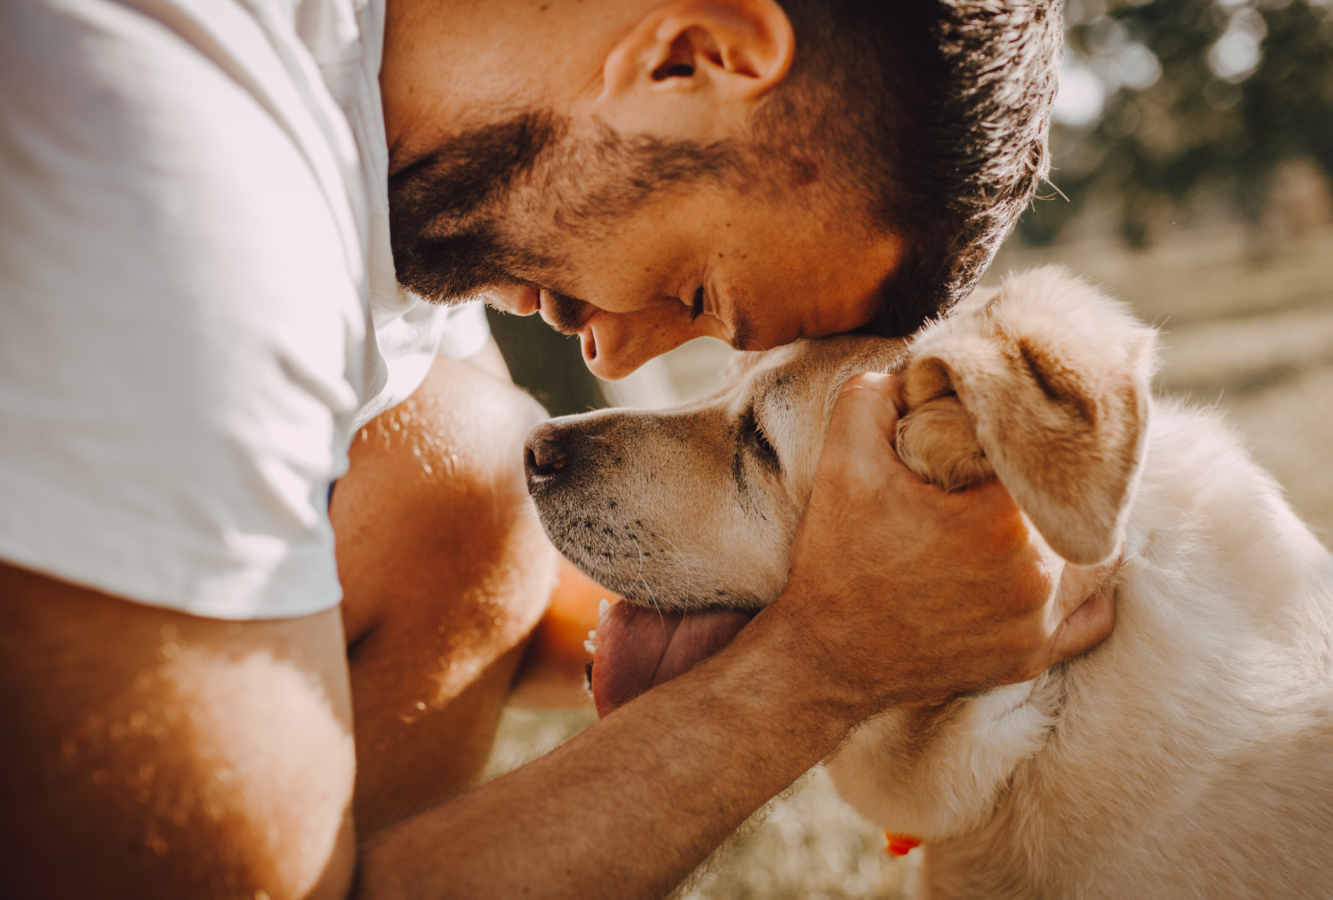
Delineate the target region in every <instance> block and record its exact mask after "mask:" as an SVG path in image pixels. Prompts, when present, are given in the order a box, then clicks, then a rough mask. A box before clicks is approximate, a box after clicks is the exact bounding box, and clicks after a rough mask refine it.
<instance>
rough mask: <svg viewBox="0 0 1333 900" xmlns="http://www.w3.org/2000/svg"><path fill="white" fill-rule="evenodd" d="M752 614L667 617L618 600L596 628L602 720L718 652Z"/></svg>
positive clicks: (595, 679)
mask: <svg viewBox="0 0 1333 900" xmlns="http://www.w3.org/2000/svg"><path fill="white" fill-rule="evenodd" d="M754 615H755V614H754V613H752V612H734V611H731V610H709V611H706V612H688V613H671V612H658V611H657V610H652V609H645V608H643V607H641V606H635V605H634V604H632V603H626V602H625V601H624V600H621V601H619V602H618V603H616V604H615V605H614V606H612V607H611V608H610V609H608V610H607V611H606V612H605V613H604V614H603V615H602V619H601V621H600V622H598V623H597V649H596V650H595V651H594V652H593V657H592V662H593V665H592V697H593V701H594V702H595V703H596V704H597V714H598V715H602V716H604V715H606V714H607V713H609V712H611V711H612V710H613V709H616V708H617V707H619V706H623V705H624V704H626V703H628V702H630V701H631V700H633V699H634V698H635V697H637V696H639V695H640V694H642V693H643V692H644V691H646V690H648V689H649V688H650V687H653V686H655V685H658V684H661V683H662V682H664V681H670V680H671V679H672V678H675V677H676V676H677V675H680V674H681V673H682V672H684V671H685V670H687V669H689V668H690V667H691V666H693V665H695V664H696V663H698V662H700V661H701V660H704V659H707V658H708V657H710V656H712V655H713V654H714V653H716V652H717V651H718V650H721V649H722V648H723V647H725V646H726V645H727V644H728V643H730V642H731V639H732V638H734V637H735V636H736V634H737V632H739V631H740V630H741V629H742V628H744V627H745V626H746V624H747V623H748V622H749V621H750V620H751V619H752V618H754Z"/></svg>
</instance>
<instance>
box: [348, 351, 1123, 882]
mask: <svg viewBox="0 0 1333 900" xmlns="http://www.w3.org/2000/svg"><path fill="white" fill-rule="evenodd" d="M895 396H896V394H895V389H894V383H893V381H892V380H891V379H886V378H883V377H876V376H869V377H863V378H860V379H857V380H855V381H854V382H852V383H851V384H850V385H849V389H848V391H846V392H845V395H844V397H843V400H842V402H840V403H839V407H838V411H837V412H836V413H835V418H834V422H833V424H832V427H831V429H830V438H829V445H828V447H827V448H826V451H825V456H824V458H823V459H822V460H821V472H820V476H819V483H818V486H817V487H816V496H815V497H813V498H812V501H811V505H810V507H809V509H808V510H807V513H806V520H805V523H804V524H803V526H802V530H801V532H800V534H799V535H798V538H797V548H796V553H795V555H794V557H793V572H792V578H791V580H790V581H789V584H788V588H787V591H786V592H785V593H784V595H783V597H782V598H780V599H779V600H778V601H777V602H776V603H775V604H774V605H773V606H771V607H770V608H769V609H767V610H765V611H764V613H762V614H761V615H760V616H759V617H758V618H756V619H755V621H754V622H753V623H751V625H750V626H748V627H747V628H746V629H745V630H744V631H742V632H741V634H740V635H739V636H738V637H737V639H736V640H735V641H734V642H733V643H732V644H731V645H730V646H728V647H727V648H726V649H725V650H723V651H722V652H721V653H719V654H718V655H717V656H714V657H712V658H711V659H709V660H706V661H705V662H703V663H702V664H700V665H699V666H697V667H696V668H694V669H692V670H690V671H689V672H687V673H685V674H684V675H682V676H680V677H679V678H676V679H674V680H672V681H670V682H667V683H665V684H663V685H661V686H659V687H657V688H656V689H654V690H651V691H649V692H647V693H646V694H644V695H642V696H641V697H639V698H638V699H636V700H635V701H633V702H632V703H630V704H629V705H627V706H625V707H623V708H621V709H619V710H617V711H616V712H615V713H613V714H611V715H610V716H608V717H607V718H605V719H603V720H601V721H600V722H598V723H597V724H595V725H594V726H593V727H592V728H590V729H588V730H587V731H585V732H584V733H583V734H581V735H580V736H578V737H577V738H575V739H574V740H573V741H571V742H570V743H569V744H566V745H565V746H563V747H561V748H559V749H557V750H556V751H554V752H552V753H551V754H549V755H548V756H546V757H543V758H542V759H539V760H537V761H536V762H534V763H531V764H529V765H528V766H525V767H523V768H522V769H520V770H518V771H515V772H513V773H510V774H509V775H508V776H506V777H504V778H502V779H499V780H497V781H495V782H492V783H491V784H489V785H486V786H484V787H482V788H479V789H476V790H474V791H471V792H470V793H468V794H466V795H464V796H462V797H459V798H457V799H456V800H454V801H451V802H450V803H449V804H448V805H446V806H444V807H440V808H438V809H434V810H430V811H427V812H425V813H422V814H421V815H419V816H417V817H415V818H413V819H409V820H407V821H404V822H402V823H400V824H399V825H398V826H396V827H393V828H390V829H387V830H386V831H384V832H381V833H380V834H378V835H377V836H376V837H375V839H374V840H373V841H371V842H370V843H369V845H368V846H366V847H363V851H362V857H361V869H360V873H359V878H358V895H359V896H362V897H366V898H386V897H437V896H448V897H453V896H460V897H484V896H496V897H501V896H503V897H507V896H534V897H535V896H541V897H570V898H575V897H579V898H588V897H605V898H626V897H643V898H648V897H657V896H661V895H663V894H664V893H666V891H667V890H669V889H670V888H671V887H672V886H673V885H674V884H676V883H677V882H678V881H679V880H680V879H681V878H682V877H684V875H685V874H687V873H688V872H689V871H690V869H691V868H693V867H694V866H695V865H697V864H698V862H699V861H701V860H702V859H703V858H704V856H705V855H706V854H707V853H708V852H709V851H710V850H711V849H712V848H713V847H714V846H715V845H716V844H717V843H719V842H720V841H721V840H722V839H724V838H725V837H726V835H727V834H728V833H729V832H730V831H731V830H732V829H734V828H735V827H736V826H737V825H739V824H740V823H741V822H742V821H744V819H745V818H746V817H747V816H749V815H750V813H752V812H753V811H754V810H755V809H757V808H758V807H759V806H760V805H761V804H763V803H764V802H765V801H767V800H768V799H769V798H770V797H772V796H773V795H774V794H776V793H777V792H779V791H780V790H782V789H783V788H785V787H786V786H787V785H789V784H790V783H791V782H792V781H794V780H795V779H796V778H797V777H798V776H799V775H800V774H801V773H802V772H804V771H805V770H806V769H807V768H809V767H810V766H811V765H813V764H814V763H816V762H818V761H819V760H820V759H822V758H824V757H825V756H827V755H828V754H829V753H831V752H832V751H833V750H834V749H836V748H837V746H838V744H839V743H840V742H841V741H842V740H843V738H844V737H845V736H846V734H847V732H848V730H849V729H850V727H851V726H852V725H854V724H855V723H856V722H858V721H861V720H862V719H864V718H865V717H867V716H869V715H872V714H874V713H876V712H879V711H882V710H883V709H886V708H888V707H891V706H896V705H901V704H908V703H929V702H937V701H940V700H944V699H947V698H949V697H952V696H955V695H957V694H958V693H960V692H962V691H965V690H971V689H974V688H978V687H983V686H992V685H997V684H1002V683H1005V682H1012V681H1019V680H1024V679H1026V678H1030V677H1032V676H1034V675H1036V674H1037V673H1038V672H1041V671H1042V670H1044V669H1045V668H1047V667H1048V666H1049V665H1050V664H1052V663H1054V662H1057V661H1060V660H1063V659H1067V658H1069V657H1071V656H1074V655H1077V654H1079V653H1082V652H1084V651H1086V650H1087V649H1089V648H1090V647H1092V646H1094V645H1095V644H1096V643H1098V642H1100V641H1101V640H1102V639H1104V638H1105V637H1106V636H1107V635H1108V634H1109V633H1110V630H1111V626H1112V622H1113V610H1112V608H1111V605H1110V602H1109V600H1108V599H1107V598H1106V597H1105V596H1104V595H1101V594H1096V593H1094V591H1095V588H1096V585H1097V584H1098V583H1099V580H1100V577H1101V575H1103V574H1105V573H1104V572H1100V573H1099V572H1095V571H1092V570H1075V569H1072V568H1068V567H1064V566H1063V564H1062V563H1060V561H1059V560H1058V559H1056V558H1054V557H1053V556H1051V555H1050V554H1049V551H1045V552H1043V549H1042V548H1041V547H1040V546H1034V545H1033V544H1032V543H1031V542H1030V541H1029V537H1028V530H1027V527H1026V525H1025V524H1024V522H1023V519H1022V515H1021V513H1019V511H1018V510H1017V508H1016V507H1015V506H1014V504H1013V502H1012V500H1010V499H1009V497H1008V495H1007V494H1006V493H1005V492H1004V490H1003V488H1000V487H999V486H998V485H989V486H986V487H984V488H982V489H980V490H977V491H974V492H969V495H968V496H962V495H957V496H953V497H949V496H944V495H942V494H941V493H940V492H939V491H938V490H936V489H934V488H929V487H926V486H925V485H922V484H921V483H920V481H919V480H918V479H916V477H915V476H913V475H911V473H910V472H907V470H906V469H905V468H903V467H902V465H901V463H899V462H898V460H897V458H896V457H894V456H893V453H892V449H891V445H890V442H889V439H890V438H891V436H892V434H893V429H894V424H895V422H896V419H897V414H896V410H895V408H894V406H893V401H894V399H895ZM895 507H896V509H895ZM886 510H887V511H889V512H887V513H886ZM1089 595H1092V599H1091V600H1089V601H1088V602H1087V603H1084V600H1085V598H1088V597H1089ZM1076 608H1077V609H1078V612H1077V613H1076V614H1074V615H1070V612H1071V610H1074V609H1076Z"/></svg>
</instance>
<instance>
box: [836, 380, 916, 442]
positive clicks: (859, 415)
mask: <svg viewBox="0 0 1333 900" xmlns="http://www.w3.org/2000/svg"><path fill="white" fill-rule="evenodd" d="M901 403H902V389H901V386H900V384H899V379H898V376H896V375H880V374H878V373H876V372H862V373H861V374H860V375H853V376H852V377H851V378H849V379H847V383H846V384H844V385H843V386H842V390H841V391H840V392H839V393H838V402H837V403H836V404H835V405H834V407H833V418H832V420H831V421H830V422H829V437H833V436H834V435H835V434H840V433H841V432H843V431H848V430H851V431H853V433H855V434H863V433H864V432H863V431H862V428H863V426H864V424H865V423H867V422H873V423H874V424H875V425H876V427H877V428H878V429H879V431H880V433H881V434H883V435H885V436H886V437H887V438H888V439H889V441H892V440H893V438H894V437H895V435H896V432H897V428H898V415H899V413H898V409H899V404H901Z"/></svg>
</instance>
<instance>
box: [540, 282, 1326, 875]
mask: <svg viewBox="0 0 1333 900" xmlns="http://www.w3.org/2000/svg"><path fill="white" fill-rule="evenodd" d="M1155 340H1156V333H1155V332H1154V331H1153V330H1152V329H1150V328H1148V327H1146V326H1145V325H1143V324H1141V323H1140V322H1138V321H1137V320H1136V319H1135V318H1134V317H1133V316H1132V315H1131V314H1130V313H1129V312H1128V311H1127V309H1126V308H1125V307H1124V306H1122V305H1121V304H1120V303H1118V302H1116V301H1115V300H1113V299H1111V298H1109V297H1107V296H1106V295H1104V294H1103V293H1101V292H1099V291H1097V290H1095V289H1094V288H1092V287H1090V286H1089V285H1087V284H1085V283H1083V282H1081V281H1079V280H1077V279H1075V278H1073V277H1072V276H1070V275H1068V274H1067V273H1065V272H1064V271H1063V270H1059V269H1041V270H1036V271H1033V272H1028V273H1024V274H1020V275H1017V276H1013V277H1011V278H1009V279H1008V280H1007V281H1006V282H1005V284H1004V285H1003V286H1002V287H1001V288H999V289H996V290H986V291H977V292H974V293H973V294H972V295H971V296H970V297H969V298H968V299H967V300H965V301H963V302H962V303H961V304H960V305H959V306H958V307H957V308H956V309H955V310H953V311H952V312H951V313H950V314H949V315H947V316H946V317H944V318H942V319H940V320H938V321H935V322H933V323H930V324H928V325H927V326H926V327H925V328H924V329H923V330H922V331H921V332H920V333H919V334H918V335H917V336H916V337H915V338H914V339H912V340H911V341H910V342H908V341H900V340H887V339H878V338H871V337H841V338H834V339H825V340H820V341H813V342H807V343H801V344H795V345H791V346H787V347H781V348H778V349H775V350H771V351H767V352H762V353H744V354H740V355H739V356H738V359H737V360H736V361H735V362H734V364H733V366H732V368H731V370H730V371H729V373H728V376H727V379H726V383H725V385H724V386H723V387H722V388H721V389H720V390H719V391H718V392H717V393H715V394H714V395H712V396H711V397H709V398H707V399H704V400H701V401H698V402H695V403H692V404H687V405H685V406H682V407H679V408H677V409H674V410H667V411H661V412H640V411H628V410H607V411H601V412H596V413H590V414H586V415H581V416H571V417H566V418H562V419H556V420H552V421H551V422H549V423H547V424H544V425H542V426H540V427H539V428H538V429H537V430H536V431H534V432H533V434H532V435H531V436H530V438H529V441H528V446H527V458H528V477H529V489H530V492H531V494H532V496H533V499H534V500H535V503H536V507H537V510H538V515H539V516H540V518H541V521H542V524H543V526H544V527H545V529H546V531H547V534H548V535H549V536H550V537H551V539H552V540H553V541H554V543H555V544H556V546H557V547H558V548H559V549H560V550H561V552H562V553H564V554H565V555H566V556H567V557H568V558H569V559H570V560H571V561H572V562H573V563H574V564H575V565H577V566H578V567H579V568H580V569H582V570H583V571H584V572H586V573H587V574H588V575H589V576H590V577H592V578H593V579H594V580H596V581H598V582H599V583H601V584H602V585H604V586H606V587H607V588H608V589H610V590H613V591H616V592H618V593H619V594H621V595H622V596H623V597H624V598H625V600H626V601H627V602H628V603H630V604H636V605H638V606H640V607H647V608H651V609H655V610H679V611H687V610H695V611H700V610H713V611H716V610H723V611H727V612H724V613H723V614H724V615H733V616H734V615H740V616H744V615H748V614H749V613H752V612H753V611H755V610H758V609H760V608H762V607H763V606H764V605H765V604H767V603H769V602H771V601H772V600H773V599H774V598H776V597H777V596H778V594H779V593H780V592H781V590H782V588H783V586H784V583H785V579H786V574H787V567H788V557H789V552H790V547H791V543H792V538H793V536H794V534H795V531H796V526H797V524H798V522H799V521H800V517H801V513H802V511H803V509H804V506H805V503H806V501H807V500H808V498H809V495H810V490H811V484H812V480H813V476H814V471H815V463H816V460H817V459H818V457H819V452H820V448H821V446H822V443H823V436H824V433H825V429H826V427H827V425H828V421H829V417H830V413H831V410H832V407H833V403H834V401H835V399H836V398H837V396H838V392H839V389H840V388H841V386H842V384H843V383H844V382H845V381H846V380H847V379H848V378H850V377H851V376H852V375H854V374H856V373H859V372H866V371H875V372H901V373H902V377H903V399H904V401H905V404H906V413H905V414H904V415H903V416H902V418H901V419H900V421H899V426H898V432H897V438H896V443H895V447H896V450H897V452H898V455H899V457H900V458H901V459H902V460H903V462H904V463H905V464H906V465H907V466H908V467H909V468H911V469H912V470H913V471H914V472H916V473H917V474H918V475H920V476H921V477H922V478H924V479H925V480H926V481H928V482H932V483H935V484H938V485H940V486H941V488H943V489H945V490H959V489H964V488H966V487H967V486H968V485H971V484H975V483H978V482H980V481H982V480H985V479H988V478H991V477H995V478H998V479H999V480H1000V482H1001V483H1002V484H1003V485H1004V487H1005V488H1006V489H1007V490H1008V491H1009V493H1010V494H1011V495H1012V497H1013V498H1014V500H1015V502H1016V503H1017V504H1018V506H1019V507H1020V508H1021V509H1022V510H1023V512H1024V514H1025V515H1026V517H1027V519H1028V520H1029V522H1030V523H1031V527H1032V529H1033V530H1034V531H1035V535H1036V536H1035V537H1034V539H1040V540H1044V541H1045V542H1046V543H1047V544H1048V545H1049V546H1050V547H1051V548H1052V549H1053V550H1054V551H1055V552H1056V553H1058V554H1059V555H1060V556H1062V557H1063V558H1064V559H1065V560H1067V561H1069V562H1071V563H1074V564H1078V565H1097V564H1106V563H1107V562H1108V561H1111V562H1114V561H1115V560H1116V559H1117V558H1119V559H1120V563H1119V564H1118V565H1114V566H1108V570H1109V571H1111V572H1112V574H1111V575H1110V576H1108V583H1107V584H1106V585H1105V586H1104V589H1109V590H1114V592H1115V601H1116V610H1117V621H1116V627H1115V632H1114V634H1113V635H1112V636H1111V637H1110V638H1109V639H1108V640H1107V641H1106V642H1104V643H1103V644H1102V645H1100V646H1099V647H1097V648H1095V649H1094V650H1092V651H1091V652H1089V653H1087V654H1086V655H1084V656H1083V657H1080V658H1078V659H1075V660H1072V661H1070V662H1067V663H1064V664H1062V665H1058V666H1055V667H1053V668H1052V669H1050V670H1048V671H1047V672H1046V673H1044V674H1042V675H1041V676H1039V677H1037V678H1035V679H1033V680H1032V681H1028V682H1026V683H1023V684H1015V685H1009V686H1006V687H1001V688H996V689H994V690H990V691H985V692H982V693H979V694H976V695H972V696H964V697H960V698H958V699H956V700H954V701H952V702H950V703H947V704H945V705H943V706H940V707H937V708H930V709H911V710H897V711H892V712H889V713H887V714H885V715H882V716H880V717H877V718H875V719H872V720H871V721H869V722H867V723H864V724H863V725H862V726H860V727H859V728H858V729H857V730H855V731H854V732H853V734H852V736H851V737H850V738H849V739H848V740H847V741H846V742H845V744H844V745H843V747H842V748H841V749H840V750H839V751H838V752H837V753H836V754H835V755H834V756H833V757H832V758H831V759H830V760H828V761H827V766H828V769H829V771H830V773H831V774H832V776H833V780H834V783H835V784H836V785H837V787H838V790H839V791H840V793H841V794H842V795H843V797H844V798H845V799H846V800H847V801H848V802H849V803H850V804H851V805H852V806H853V807H854V808H855V809H857V810H858V811H859V812H860V813H861V814H862V815H863V816H865V817H866V818H867V819H869V820H871V821H872V822H875V823H877V824H878V825H880V826H882V827H883V828H885V829H886V830H887V831H888V832H892V833H896V834H910V835H914V836H917V837H919V838H920V839H921V840H922V841H923V842H924V846H923V851H924V852H923V856H922V862H921V866H920V870H919V873H918V880H919V885H918V891H919V893H920V895H922V896H925V897H929V898H951V900H952V898H957V900H961V898H988V900H998V898H1088V900H1091V898H1131V897H1132V898H1147V897H1151V898H1200V900H1203V898H1207V900H1223V898H1277V897H1281V898H1328V897H1333V555H1330V553H1329V552H1328V551H1327V550H1326V549H1325V548H1324V547H1323V546H1321V545H1320V543H1319V541H1318V540H1317V539H1316V538H1315V537H1314V536H1313V535H1312V534H1311V533H1310V531H1309V530H1308V529H1307V528H1306V527H1305V525H1304V524H1302V523H1301V522H1300V520H1299V519H1298V518H1297V517H1296V515H1295V514H1294V513H1293V512H1292V510H1291V509H1290V507H1289V506H1288V505H1287V503H1286V502H1285V501H1284V499H1283V497H1282V491H1281V489H1280V488H1279V486H1278V485H1277V484H1276V483H1275V482H1274V481H1273V479H1272V478H1271V477H1269V476H1268V475H1267V474H1265V473H1264V472H1263V471H1262V470H1261V469H1260V468H1259V467H1258V466H1257V465H1256V464H1255V463H1254V462H1253V461H1252V460H1251V459H1250V458H1249V457H1248V456H1247V454H1246V452H1245V451H1244V450H1243V449H1242V447H1241V445H1240V443H1239V441H1238V440H1237V439H1236V437H1235V436H1234V435H1233V434H1232V432H1231V431H1229V430H1228V428H1227V427H1226V426H1225V424H1224V423H1223V422H1222V420H1221V417H1220V416H1219V415H1218V414H1217V413H1216V411H1208V410H1200V409H1194V408H1190V407H1189V406H1187V405H1185V404H1183V403H1181V402H1179V401H1175V400H1165V399H1160V398H1154V397H1153V396H1152V394H1151V390H1150V381H1151V376H1152V372H1153V366H1154V347H1155ZM631 609H632V608H631ZM691 618H693V617H686V621H687V622H688V621H690V620H691ZM700 618H703V619H707V615H703V616H701V617H700ZM733 630H734V628H733ZM604 663H606V667H607V669H608V670H609V671H608V673H607V675H606V676H605V679H609V680H607V681H606V683H604V684H603V685H602V689H603V692H606V691H610V692H612V693H614V691H615V688H616V686H615V684H614V682H615V681H616V679H617V678H632V677H633V672H632V671H630V672H629V674H628V675H625V674H624V673H623V672H620V671H618V670H617V669H618V667H619V668H620V669H629V670H632V669H633V664H632V662H631V663H629V664H624V663H616V662H615V661H614V660H602V659H600V658H598V659H597V662H596V666H595V667H594V670H593V678H594V683H595V682H596V680H597V678H598V675H599V669H600V668H601V667H603V665H604ZM595 686H596V685H595Z"/></svg>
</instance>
